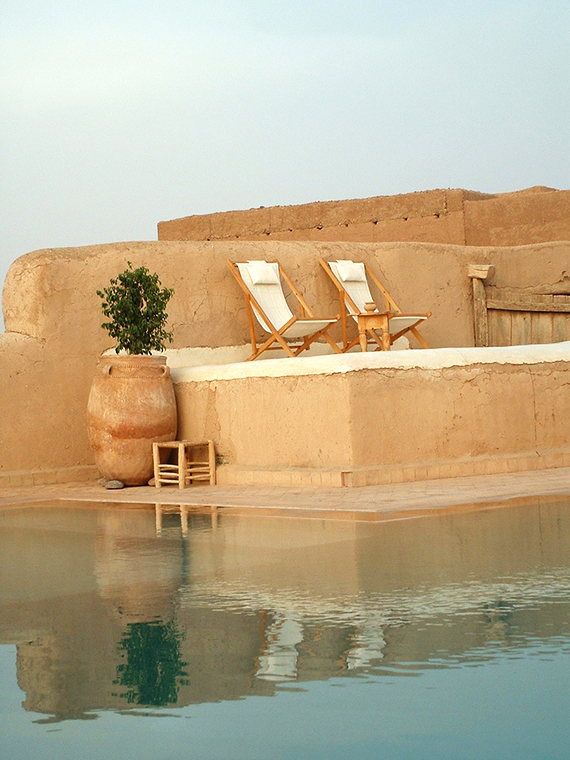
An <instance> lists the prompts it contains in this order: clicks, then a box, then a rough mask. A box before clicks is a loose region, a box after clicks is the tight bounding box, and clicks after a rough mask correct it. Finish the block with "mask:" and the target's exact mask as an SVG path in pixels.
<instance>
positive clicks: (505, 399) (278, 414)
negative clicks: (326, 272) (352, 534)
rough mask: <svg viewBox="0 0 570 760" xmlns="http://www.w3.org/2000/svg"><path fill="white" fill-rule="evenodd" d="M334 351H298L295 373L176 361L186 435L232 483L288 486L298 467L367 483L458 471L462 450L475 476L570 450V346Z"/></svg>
mask: <svg viewBox="0 0 570 760" xmlns="http://www.w3.org/2000/svg"><path fill="white" fill-rule="evenodd" d="M335 359H336V358H335V357H332V356H331V357H319V358H314V359H312V358H309V359H305V360H301V359H298V360H291V363H294V362H297V363H300V362H302V361H303V362H304V366H303V367H299V368H298V371H297V372H295V371H294V369H295V368H294V367H292V366H289V367H288V368H287V369H286V370H285V371H283V372H282V371H281V370H280V368H279V366H278V365H279V364H281V363H280V362H272V363H270V362H266V363H264V364H263V365H261V364H260V365H256V366H255V367H254V368H252V369H251V370H250V369H249V367H251V365H246V367H247V368H245V369H241V368H239V369H238V368H236V371H235V373H234V372H232V369H233V368H230V367H228V368H225V369H224V368H219V369H217V371H214V372H213V374H212V376H211V377H210V379H207V378H206V373H205V370H204V369H202V370H200V369H199V368H197V369H189V370H184V369H179V370H174V371H173V374H174V378H175V388H176V393H177V398H178V406H179V410H180V435H181V437H184V438H188V439H200V438H213V439H215V440H216V441H217V446H218V453H219V454H220V455H221V456H222V457H223V459H224V460H225V461H226V462H227V463H228V465H229V466H228V467H227V468H226V469H225V470H224V468H223V467H222V468H221V470H220V473H219V475H220V478H221V480H222V482H230V483H231V482H236V483H240V482H243V478H245V477H246V473H247V476H250V475H251V473H255V470H264V469H267V468H269V469H270V470H272V471H271V472H269V473H262V472H258V473H257V477H258V478H266V479H267V480H268V482H272V483H274V484H280V485H282V484H284V483H285V482H286V481H287V479H288V478H289V479H290V475H289V473H287V472H286V470H287V468H300V469H301V470H303V469H305V470H306V478H305V479H306V481H307V482H309V483H310V482H313V483H318V482H319V477H321V482H326V483H327V485H334V484H337V485H343V484H344V485H351V484H359V485H365V484H374V483H382V482H392V481H394V480H415V479H421V477H422V476H423V477H444V476H446V475H447V476H451V475H454V474H458V471H457V469H454V466H455V464H456V463H457V461H458V460H459V462H461V463H463V464H462V465H461V466H465V467H467V468H472V469H471V470H470V469H466V470H465V473H466V474H467V473H468V474H474V473H475V472H476V471H479V472H486V473H492V472H500V471H505V470H507V469H517V468H522V469H533V467H534V468H537V469H539V468H540V467H544V466H553V464H554V462H555V461H557V462H558V464H559V465H562V463H563V457H564V456H569V455H570V448H568V446H567V441H568V435H567V431H566V429H565V426H564V425H563V424H561V423H560V421H561V420H562V419H564V416H565V414H566V409H567V404H568V402H569V400H570V397H569V394H568V389H567V388H568V386H567V383H568V381H569V380H570V363H569V360H570V344H567V343H564V344H553V345H552V346H544V347H534V346H525V347H517V348H513V349H507V350H505V349H465V350H462V351H456V350H446V349H439V350H438V349H432V350H429V351H413V352H397V353H396V352H394V353H391V354H381V353H380V354H378V353H377V354H373V355H370V356H366V355H362V354H360V355H354V356H346V355H345V356H344V357H342V360H343V364H342V367H338V366H335V364H337V363H336V361H335ZM289 364H290V363H289ZM211 369H212V370H213V369H214V368H211ZM556 456H558V460H556V459H555V457H556ZM553 457H554V458H553ZM446 467H447V469H446ZM477 468H479V469H478V470H477ZM279 471H281V472H279ZM311 471H313V472H311ZM323 478H324V480H323Z"/></svg>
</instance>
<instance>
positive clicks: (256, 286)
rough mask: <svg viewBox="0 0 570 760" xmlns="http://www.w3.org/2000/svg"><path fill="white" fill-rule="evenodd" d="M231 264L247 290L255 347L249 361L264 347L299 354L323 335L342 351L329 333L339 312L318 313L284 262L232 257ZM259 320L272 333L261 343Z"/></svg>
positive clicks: (240, 282)
mask: <svg viewBox="0 0 570 760" xmlns="http://www.w3.org/2000/svg"><path fill="white" fill-rule="evenodd" d="M227 265H228V267H229V269H230V272H231V273H232V274H233V276H234V277H235V278H236V280H237V282H238V284H239V286H240V288H241V289H242V290H243V292H244V294H245V299H246V306H247V315H248V319H249V332H250V336H251V348H252V354H251V356H250V357H249V358H248V359H247V361H251V360H252V359H257V357H258V356H259V355H260V354H262V353H263V352H264V351H267V350H274V349H283V351H285V354H286V355H287V356H298V355H299V354H300V353H301V352H302V351H305V350H306V349H308V348H309V346H310V345H311V344H312V343H314V341H315V340H317V338H320V337H323V338H324V339H325V340H326V341H327V343H328V344H329V345H330V346H331V348H332V349H333V351H334V352H335V353H337V354H339V353H342V351H341V349H340V348H339V347H338V346H337V344H336V343H335V342H334V341H333V339H332V338H331V337H330V335H329V334H328V330H329V328H330V327H331V326H332V325H334V324H335V322H338V319H339V318H338V316H336V317H334V318H333V319H319V318H317V317H315V315H314V314H313V312H312V311H311V309H310V308H309V306H308V304H307V302H306V301H305V299H304V298H303V296H302V295H301V293H300V292H299V291H298V290H297V288H296V287H295V285H294V284H293V282H292V281H291V279H290V278H289V277H288V276H287V275H286V274H285V272H284V271H283V269H282V267H281V266H280V264H278V263H277V262H275V261H272V262H267V261H248V262H244V263H234V262H232V261H228V262H227ZM282 282H285V283H286V284H287V286H288V287H289V288H290V289H291V292H292V293H293V295H294V296H295V298H296V299H297V303H298V304H299V310H300V312H301V316H300V317H296V316H295V315H294V314H293V312H292V311H291V309H290V308H289V304H288V303H287V301H286V299H285V295H284V293H283V285H282ZM256 323H258V324H259V326H260V327H261V328H262V330H263V331H264V332H266V333H269V336H270V337H269V338H268V339H267V340H265V341H263V342H262V343H261V344H260V345H258V338H257V336H256Z"/></svg>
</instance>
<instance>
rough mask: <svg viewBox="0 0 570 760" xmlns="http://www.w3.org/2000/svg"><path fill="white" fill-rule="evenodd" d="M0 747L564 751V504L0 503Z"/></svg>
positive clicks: (133, 753)
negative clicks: (196, 508)
mask: <svg viewBox="0 0 570 760" xmlns="http://www.w3.org/2000/svg"><path fill="white" fill-rule="evenodd" d="M0 679H1V684H2V688H1V690H0V757H2V760H16V759H17V760H20V758H21V759H22V760H24V759H26V760H27V759H28V758H38V759H39V760H44V758H45V759H46V760H47V759H48V758H49V759H50V760H51V758H54V759H55V758H58V760H61V758H81V759H82V760H83V759H86V760H91V758H93V759H95V758H97V760H100V759H101V758H111V759H113V758H121V759H122V760H129V758H137V760H146V758H196V759H197V760H209V759H210V758H236V759H238V760H239V759H241V758H248V759H249V760H256V759H257V758H259V759H260V760H261V759H264V758H271V759H278V758H284V759H285V758H286V759H288V758H295V759H298V758H307V759H309V760H310V759H312V758H328V759H331V758H333V759H334V758H356V759H360V758H382V759H386V760H392V759H393V760H403V759H404V758H406V759H408V758H414V759H415V760H417V759H418V758H420V759H423V758H426V759H431V758H438V760H442V758H450V759H453V760H458V759H459V758H461V759H463V758H474V759H475V758H476V759H477V760H481V758H487V757H489V758H497V760H510V758H513V760H514V759H515V758H516V759H517V760H526V759H527V758H528V759H529V760H530V759H532V760H536V759H538V758H544V759H545V760H546V759H548V760H556V759H557V758H564V760H567V758H568V757H570V707H569V700H568V685H569V683H570V501H564V500H560V501H547V500H545V501H544V502H543V503H537V504H535V505H530V506H529V505H527V506H521V507H509V508H503V509H489V510H485V511H479V512H470V513H464V514H449V515H447V516H439V517H430V518H424V519H418V520H407V521H399V522H383V523H374V522H359V521H352V520H340V521H337V520H297V519H286V518H280V517H261V516H260V517H254V516H250V515H247V516H246V515H238V514H231V513H226V512H224V511H222V510H220V511H216V512H213V513H212V514H191V513H190V514H189V515H188V518H187V519H185V518H184V517H183V519H181V516H180V515H179V514H178V513H176V512H172V513H168V512H165V511H163V512H162V513H160V512H159V513H158V514H155V511H154V510H152V509H148V508H147V509H145V508H142V507H141V508H140V509H120V508H118V507H117V506H111V505H104V506H102V507H96V506H94V505H89V506H85V505H79V504H77V505H71V506H66V507H61V506H58V505H57V504H51V505H50V504H45V505H43V506H41V507H28V508H13V509H4V510H2V511H0Z"/></svg>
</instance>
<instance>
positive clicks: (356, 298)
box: [319, 259, 431, 351]
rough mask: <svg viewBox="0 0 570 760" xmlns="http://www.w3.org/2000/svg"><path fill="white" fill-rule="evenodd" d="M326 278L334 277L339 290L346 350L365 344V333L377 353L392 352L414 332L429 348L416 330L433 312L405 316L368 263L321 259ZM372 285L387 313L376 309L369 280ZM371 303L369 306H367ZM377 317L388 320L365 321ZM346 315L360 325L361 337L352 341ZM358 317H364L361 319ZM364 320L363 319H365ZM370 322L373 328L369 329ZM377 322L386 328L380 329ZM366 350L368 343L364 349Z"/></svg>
mask: <svg viewBox="0 0 570 760" xmlns="http://www.w3.org/2000/svg"><path fill="white" fill-rule="evenodd" d="M319 264H320V265H321V266H322V267H323V269H324V270H325V272H326V273H327V275H328V276H329V277H330V278H331V280H332V281H333V283H334V284H335V285H336V287H337V289H338V294H339V298H340V307H341V327H342V342H343V351H348V350H349V349H350V348H352V347H353V346H355V345H357V344H358V342H359V341H360V343H361V346H362V345H363V339H361V334H362V333H365V334H366V342H367V343H372V344H375V345H374V348H375V350H376V351H381V350H390V347H391V346H392V345H393V343H394V342H395V341H396V340H398V338H401V337H402V336H403V335H405V334H406V333H407V332H411V333H412V335H413V336H414V337H415V338H416V339H417V340H418V342H419V343H420V345H421V346H422V347H423V348H429V346H428V344H427V343H426V342H425V340H424V339H423V338H422V336H421V335H420V333H419V331H418V330H417V329H416V328H417V326H418V325H420V324H421V323H422V322H424V321H425V320H426V319H427V318H428V317H430V316H431V312H427V313H425V314H404V313H403V312H402V310H401V309H400V308H399V306H398V304H397V303H396V302H395V301H394V299H393V298H392V296H391V295H390V293H389V292H388V291H387V290H386V288H385V287H384V286H383V285H382V283H381V282H380V280H379V279H378V278H377V277H376V275H375V274H374V272H372V270H371V269H370V267H369V266H368V265H367V264H363V263H362V262H355V261H324V259H319ZM369 279H370V281H371V282H373V283H374V284H375V285H376V287H377V288H378V290H379V291H380V292H381V293H382V295H383V296H384V299H385V302H386V304H385V311H380V310H379V309H378V307H377V306H376V307H373V306H372V304H373V303H374V299H373V298H372V294H371V292H370V287H369V284H368V280H369ZM366 304H368V307H367V306H366ZM368 314H373V315H374V314H375V315H377V316H378V317H380V316H383V317H384V318H385V319H384V320H381V319H369V320H367V319H366V315H368ZM347 316H348V317H352V318H353V319H354V320H355V322H357V324H358V326H359V334H358V335H357V336H356V337H355V338H353V339H352V340H349V339H348V335H347V334H348V331H347ZM359 317H360V318H361V319H360V320H359ZM362 317H364V319H362ZM367 321H369V322H370V323H371V324H373V323H376V324H375V326H374V327H369V326H367ZM378 323H382V324H383V325H385V327H384V328H381V329H379V328H378V326H377V325H378ZM362 350H366V344H364V346H363V349H362Z"/></svg>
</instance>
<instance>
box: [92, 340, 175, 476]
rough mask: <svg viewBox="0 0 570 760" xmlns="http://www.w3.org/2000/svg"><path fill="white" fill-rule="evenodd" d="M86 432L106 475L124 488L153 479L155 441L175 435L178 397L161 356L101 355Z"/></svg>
mask: <svg viewBox="0 0 570 760" xmlns="http://www.w3.org/2000/svg"><path fill="white" fill-rule="evenodd" d="M87 432H88V435H89V442H90V444H91V448H92V450H93V454H94V456H95V464H96V465H97V467H98V469H99V471H100V472H101V475H102V476H103V477H105V478H107V479H108V480H121V481H122V482H123V483H124V484H125V485H128V486H137V485H144V484H146V483H148V481H149V480H150V478H152V476H153V462H152V442H153V441H172V440H174V439H175V437H176V399H175V397H174V388H173V385H172V378H171V377H170V370H169V369H168V367H167V366H166V359H165V358H164V357H162V356H137V355H128V356H102V357H101V358H100V359H99V364H98V366H97V374H96V375H95V379H94V380H93V385H92V386H91V392H90V394H89V401H88V404H87Z"/></svg>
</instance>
